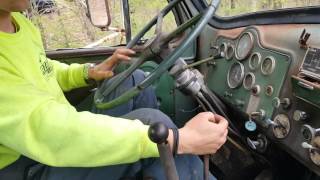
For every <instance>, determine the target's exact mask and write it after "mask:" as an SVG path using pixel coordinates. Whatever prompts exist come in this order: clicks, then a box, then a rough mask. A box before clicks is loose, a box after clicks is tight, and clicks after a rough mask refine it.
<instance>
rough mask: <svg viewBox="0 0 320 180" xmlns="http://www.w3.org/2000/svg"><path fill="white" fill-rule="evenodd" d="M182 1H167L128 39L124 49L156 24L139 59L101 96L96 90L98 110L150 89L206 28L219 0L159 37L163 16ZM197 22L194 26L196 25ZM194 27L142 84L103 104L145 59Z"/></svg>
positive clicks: (214, 0) (132, 44) (95, 100)
mask: <svg viewBox="0 0 320 180" xmlns="http://www.w3.org/2000/svg"><path fill="white" fill-rule="evenodd" d="M181 1H182V0H174V1H172V2H170V3H169V4H168V5H167V6H166V7H165V8H164V9H163V10H162V11H161V12H160V13H159V15H158V16H156V17H154V18H153V19H152V20H151V21H150V22H149V23H148V24H147V26H146V27H145V28H144V29H143V30H142V31H141V32H139V33H138V35H137V36H136V37H135V38H134V39H133V40H131V41H130V42H129V43H128V45H127V48H129V49H130V48H132V47H133V46H134V45H135V44H136V43H137V42H138V41H139V40H140V39H141V38H142V37H143V36H144V34H145V33H146V32H148V31H149V30H150V29H151V27H153V25H155V24H156V23H157V24H156V36H155V38H153V39H151V40H149V41H148V42H147V43H146V44H145V47H144V49H143V51H142V53H141V55H140V56H139V58H138V59H137V60H136V61H135V62H134V63H133V64H131V66H130V67H129V68H128V69H127V70H126V71H124V72H123V73H122V76H118V77H117V78H116V79H115V80H114V81H113V82H112V83H111V85H110V86H109V87H108V88H107V89H105V91H104V92H103V93H101V92H100V91H99V90H98V91H96V93H95V97H94V102H95V105H96V107H97V108H100V109H110V108H112V107H115V106H117V105H120V104H122V103H125V102H127V101H128V100H130V99H131V98H132V97H134V96H136V95H138V94H139V92H140V91H141V90H143V89H145V88H146V87H148V86H150V85H151V84H152V83H153V82H154V81H155V80H156V79H158V78H159V77H160V76H161V75H162V74H163V73H164V72H165V71H166V70H167V69H168V68H170V67H171V66H172V65H173V64H174V62H175V61H176V60H177V59H178V58H179V57H180V56H181V55H182V53H183V52H184V50H185V49H186V48H187V47H189V45H190V44H191V43H192V42H193V40H194V39H195V38H196V37H198V35H199V34H200V32H201V31H202V29H203V28H204V27H205V25H207V23H208V21H209V20H210V19H211V18H212V16H213V15H214V13H215V11H216V7H218V4H219V2H220V1H219V0H213V1H212V3H211V4H210V5H209V6H208V8H207V10H206V12H205V13H204V14H199V15H197V16H195V17H193V18H191V19H190V20H189V21H187V22H186V23H184V24H182V25H180V26H179V27H178V28H177V29H176V30H174V31H173V32H172V33H170V34H169V35H166V36H164V37H162V33H161V29H162V21H163V17H164V16H165V15H166V14H167V13H168V12H170V11H171V10H172V9H173V8H174V7H175V6H176V5H177V4H178V3H180V2H181ZM196 23H197V24H196ZM195 24H196V25H195ZM194 25H195V26H194ZM192 26H194V29H192V30H191V32H190V33H189V34H188V35H187V36H186V38H185V39H183V41H182V42H181V43H180V45H179V46H178V47H177V48H176V49H175V50H174V51H173V52H172V53H170V54H169V55H168V56H167V57H166V59H164V60H163V61H162V62H161V63H160V65H159V66H158V68H157V69H155V70H154V71H153V72H152V73H151V74H150V75H149V76H148V77H146V79H145V80H144V81H142V82H141V83H140V84H138V85H137V86H135V87H133V88H132V89H130V90H128V91H127V92H126V93H124V94H122V95H121V96H119V97H117V98H116V99H114V100H112V101H109V102H106V103H103V98H104V97H105V96H107V95H108V94H110V92H112V91H114V90H115V89H116V88H117V87H118V86H119V85H120V84H121V83H122V82H123V81H124V80H125V79H126V78H127V77H129V76H130V75H131V74H132V73H133V72H134V71H135V70H136V69H137V68H138V67H139V66H140V65H141V64H143V62H145V60H146V59H149V58H150V57H153V56H155V55H156V54H159V53H160V52H161V49H162V47H164V46H166V45H168V43H169V42H170V41H171V40H173V39H174V38H175V37H177V36H178V35H180V34H181V33H182V32H184V31H186V30H187V29H189V28H190V27H192Z"/></svg>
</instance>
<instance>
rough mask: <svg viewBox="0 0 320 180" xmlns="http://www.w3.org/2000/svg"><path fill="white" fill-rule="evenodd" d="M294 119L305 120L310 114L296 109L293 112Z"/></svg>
mask: <svg viewBox="0 0 320 180" xmlns="http://www.w3.org/2000/svg"><path fill="white" fill-rule="evenodd" d="M293 119H294V120H295V121H304V120H306V119H308V114H307V113H306V112H304V111H300V110H295V111H294V113H293Z"/></svg>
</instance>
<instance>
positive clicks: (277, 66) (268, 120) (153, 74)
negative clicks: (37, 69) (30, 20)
mask: <svg viewBox="0 0 320 180" xmlns="http://www.w3.org/2000/svg"><path fill="white" fill-rule="evenodd" d="M87 2H90V0H89V1H87ZM106 2H107V1H106ZM236 2H237V1H232V0H231V1H227V0H221V2H220V1H218V0H213V1H212V2H211V1H205V0H172V1H169V2H168V5H167V6H166V7H165V8H164V9H163V10H161V11H160V12H159V14H158V15H157V16H155V17H154V18H153V19H152V20H151V21H150V22H149V23H146V24H145V25H144V26H145V27H144V28H141V29H142V30H141V31H140V33H138V34H137V35H136V36H134V37H132V38H131V29H130V25H131V24H130V15H129V14H130V9H129V6H128V5H129V3H128V1H126V0H123V4H122V5H123V10H124V11H123V13H124V14H127V15H128V16H126V17H125V18H124V20H125V21H124V22H125V26H126V29H125V32H126V37H127V43H124V44H122V45H120V46H115V47H99V48H94V47H93V48H80V49H79V48H78V49H59V50H54V51H47V56H48V57H49V58H51V59H55V60H59V61H62V62H65V63H68V64H70V63H74V62H76V63H86V62H94V63H98V62H100V61H102V60H104V59H106V58H107V57H108V56H110V55H112V53H113V52H114V50H115V49H116V48H118V47H123V46H126V47H129V48H133V49H135V50H136V51H137V52H138V55H137V57H136V58H135V60H134V61H133V63H132V64H129V65H128V64H126V65H119V67H118V68H117V71H118V72H124V75H123V77H124V78H125V77H126V76H128V75H130V74H131V73H132V71H133V70H135V69H137V68H140V69H142V70H143V71H145V72H146V74H147V75H148V76H147V78H146V80H145V81H143V82H142V83H141V84H139V85H138V86H136V87H135V88H133V89H132V90H130V91H128V92H126V93H125V94H124V95H123V96H121V97H119V98H117V99H115V100H114V101H112V102H108V103H100V102H101V101H99V98H101V97H100V95H99V94H98V95H96V96H95V97H90V96H89V97H88V95H89V94H90V93H91V91H92V89H93V88H95V87H90V88H83V89H79V90H76V91H72V92H68V93H66V95H67V97H68V99H69V100H70V102H71V103H72V104H73V105H75V106H76V107H77V108H78V110H79V111H82V110H87V109H86V108H88V107H90V106H91V104H92V103H95V104H96V106H97V107H99V108H111V107H113V106H117V105H119V104H121V103H123V102H126V100H128V99H130V98H132V97H134V95H136V94H137V93H138V92H139V91H141V89H144V88H145V87H148V86H152V87H153V88H154V89H155V91H156V93H157V98H158V103H159V106H160V109H161V111H163V112H165V113H166V114H167V115H168V116H170V117H171V119H172V120H173V121H174V122H175V124H176V125H177V126H178V127H181V126H183V125H184V124H185V123H186V122H187V121H188V120H189V119H190V118H191V117H193V116H194V115H196V114H197V113H199V112H201V111H212V112H215V113H217V114H220V115H222V116H225V117H226V118H227V119H228V121H229V137H228V141H227V143H226V144H225V145H224V146H223V147H222V148H221V149H220V150H219V151H218V152H217V153H216V154H214V155H210V156H209V162H210V172H211V173H212V174H214V175H215V176H216V177H217V178H218V179H246V180H248V179H257V180H258V179H306V180H314V179H320V178H319V175H320V134H319V132H320V129H319V128H320V121H318V120H317V118H318V117H320V111H319V110H320V85H319V83H320V49H319V48H320V31H319V30H320V25H319V23H320V15H319V10H320V6H319V5H320V1H317V2H316V1H314V2H311V3H310V4H311V5H308V6H299V5H298V4H296V5H293V6H292V7H289V8H287V7H286V8H275V9H273V10H266V9H255V10H254V11H250V12H247V11H245V10H242V11H239V12H233V10H232V9H230V12H228V13H229V14H228V15H224V14H222V13H221V9H222V8H229V6H232V3H236ZM241 2H242V1H241ZM241 2H240V1H239V2H238V3H240V4H241ZM255 2H256V1H249V0H248V2H247V1H246V2H244V1H243V2H242V3H243V4H242V5H243V6H244V5H246V3H249V4H250V3H255ZM270 2H271V1H270ZM270 2H269V3H270ZM277 2H278V1H277ZM279 2H280V4H281V3H282V5H283V4H285V3H288V4H290V2H291V1H290V2H287V1H279ZM230 3H231V4H230ZM266 3H268V2H267V1H266ZM296 3H298V1H296ZM312 3H313V4H312ZM276 5H277V4H276V3H275V2H274V6H276ZM89 7H90V4H89ZM89 10H90V9H89ZM168 12H172V13H173V15H174V19H175V22H176V23H177V28H174V30H173V31H171V32H170V33H164V32H163V31H162V30H163V29H166V28H168V27H165V25H163V23H162V21H163V18H164V17H165V15H166V14H167V13H168ZM89 14H90V13H89ZM91 18H92V17H91ZM105 18H107V17H105ZM151 27H154V28H153V29H151ZM150 29H151V30H150ZM148 30H150V31H155V35H154V36H153V38H149V39H147V40H143V35H144V34H145V33H146V32H147V31H148ZM117 83H121V78H119V79H118V80H117V81H116V82H115V83H113V85H111V86H110V88H109V89H108V91H112V90H113V89H114V88H115V87H116V86H117ZM83 99H87V100H86V101H85V102H84V101H83Z"/></svg>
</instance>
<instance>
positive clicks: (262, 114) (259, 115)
mask: <svg viewBox="0 0 320 180" xmlns="http://www.w3.org/2000/svg"><path fill="white" fill-rule="evenodd" d="M265 117H266V111H264V110H263V109H260V110H259V111H257V112H251V113H250V118H251V119H254V120H264V119H265Z"/></svg>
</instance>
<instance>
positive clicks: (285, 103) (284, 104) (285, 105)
mask: <svg viewBox="0 0 320 180" xmlns="http://www.w3.org/2000/svg"><path fill="white" fill-rule="evenodd" d="M280 104H281V105H282V107H283V108H284V109H287V108H289V107H290V105H291V100H290V99H289V98H283V99H282V100H281V101H280Z"/></svg>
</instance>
